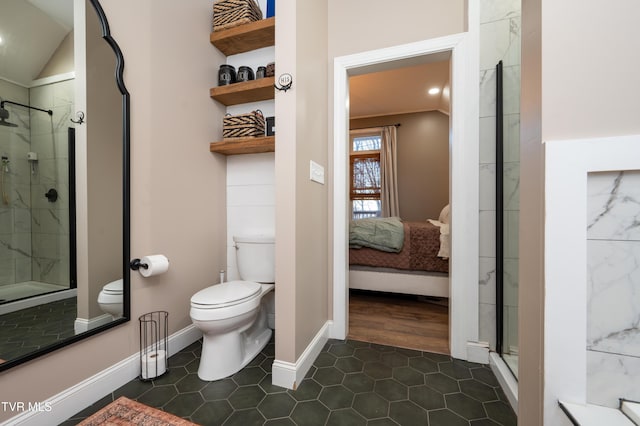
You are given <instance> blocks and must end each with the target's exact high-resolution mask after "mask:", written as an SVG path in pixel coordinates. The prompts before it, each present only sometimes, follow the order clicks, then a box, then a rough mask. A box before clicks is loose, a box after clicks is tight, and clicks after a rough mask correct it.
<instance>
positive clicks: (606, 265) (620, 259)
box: [587, 171, 640, 408]
mask: <svg viewBox="0 0 640 426" xmlns="http://www.w3.org/2000/svg"><path fill="white" fill-rule="evenodd" d="M587 191H588V201H587V209H588V216H587V224H588V227H587V238H588V241H587V268H588V282H587V304H588V305H587V400H588V402H590V403H593V404H598V405H606V406H610V407H616V408H617V406H618V398H627V399H631V400H636V401H640V387H638V383H640V171H625V172H606V173H591V174H589V177H588V186H587Z"/></svg>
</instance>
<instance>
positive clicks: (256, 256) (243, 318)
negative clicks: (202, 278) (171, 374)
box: [190, 236, 275, 381]
mask: <svg viewBox="0 0 640 426" xmlns="http://www.w3.org/2000/svg"><path fill="white" fill-rule="evenodd" d="M233 240H234V242H235V243H236V258H237V263H238V271H239V273H240V278H241V280H236V281H229V282H225V283H221V284H215V285H212V286H209V287H207V288H205V289H203V290H200V291H199V292H197V293H196V294H194V295H193V296H192V297H191V311H190V315H191V320H192V322H193V324H194V325H195V326H196V327H197V328H198V329H199V330H200V331H202V354H201V357H200V365H199V367H198V377H200V379H202V380H207V381H211V380H218V379H222V378H224V377H228V376H230V375H232V374H234V373H236V372H238V371H240V370H241V369H242V368H243V367H244V366H245V365H247V364H248V363H249V362H250V361H251V360H252V359H253V358H255V356H256V355H257V354H258V353H260V351H261V350H262V349H263V348H264V347H265V346H266V345H267V343H268V342H269V340H270V339H271V335H272V333H273V332H272V330H271V328H269V321H268V317H267V311H268V310H269V309H268V304H269V302H270V301H271V302H272V300H271V298H267V297H264V296H265V295H267V294H269V293H270V292H271V291H272V290H273V288H274V284H273V282H274V280H275V267H274V265H275V263H274V254H275V244H274V238H273V237H271V236H245V237H241V236H236V237H234V238H233Z"/></svg>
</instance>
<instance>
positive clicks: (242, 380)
mask: <svg viewBox="0 0 640 426" xmlns="http://www.w3.org/2000/svg"><path fill="white" fill-rule="evenodd" d="M201 348H202V345H201V342H196V343H194V344H193V345H191V346H189V347H188V348H186V349H184V350H182V351H181V352H179V353H177V354H176V355H174V356H172V357H171V358H169V366H170V371H169V373H168V374H166V375H164V376H162V377H160V378H158V379H157V380H154V381H152V382H142V381H139V380H133V381H131V382H129V383H127V384H126V385H124V386H123V387H121V388H120V389H117V390H116V391H115V392H113V393H111V394H109V395H107V396H105V397H104V398H103V399H102V400H100V401H98V402H97V403H96V404H94V405H92V406H91V407H89V408H87V409H86V410H84V411H82V412H80V413H78V414H76V415H75V416H73V417H72V418H70V419H69V420H67V421H66V422H64V423H63V425H64V426H67V425H75V424H77V423H78V422H79V421H81V420H82V419H84V418H86V417H88V416H90V415H91V414H93V413H94V412H96V411H98V410H99V409H101V408H102V407H104V406H106V405H107V404H109V403H110V402H111V401H113V400H115V399H117V398H118V397H120V396H126V397H128V398H131V399H135V400H137V401H139V402H142V403H144V404H147V405H150V406H153V407H157V408H160V409H162V410H164V411H167V412H170V413H173V414H175V415H177V416H180V417H183V418H185V419H188V420H190V421H192V422H194V423H198V424H200V425H224V426H231V425H242V426H250V425H300V426H306V425H363V426H364V425H371V426H373V425H380V426H382V425H416V426H418V425H428V426H457V425H461V426H489V425H503V426H510V425H516V416H515V414H514V412H513V410H512V409H511V406H510V405H509V403H508V402H507V400H506V398H505V396H504V394H503V392H502V390H501V389H500V387H499V385H498V382H497V380H496V378H495V376H494V375H493V373H492V372H491V370H490V369H489V367H488V366H484V365H481V364H474V363H469V362H465V361H460V360H455V359H452V358H450V357H448V356H445V355H440V354H433V353H428V352H420V351H413V350H407V349H400V348H394V347H390V346H381V345H375V344H370V343H364V342H358V341H353V340H347V341H339V340H330V341H329V342H328V343H327V345H326V346H325V348H324V349H323V351H322V352H321V353H320V355H319V356H318V358H317V359H316V361H315V363H314V365H313V367H311V369H310V371H309V373H308V374H307V377H306V378H305V379H304V380H303V381H302V383H300V386H299V387H298V389H297V390H295V391H292V390H287V389H284V388H281V387H278V386H273V385H272V384H271V364H272V363H273V359H274V348H275V344H274V342H273V341H271V342H270V343H269V344H268V345H267V346H266V347H265V349H264V350H263V351H262V353H260V354H259V355H258V356H257V357H256V358H255V359H254V360H253V362H251V363H250V364H249V365H248V366H247V367H245V368H244V369H243V370H241V371H239V372H238V373H236V374H234V375H233V376H231V377H229V378H226V379H223V380H219V381H215V382H206V381H202V380H200V379H199V378H198V376H197V374H196V372H197V369H198V363H199V361H200V351H201Z"/></svg>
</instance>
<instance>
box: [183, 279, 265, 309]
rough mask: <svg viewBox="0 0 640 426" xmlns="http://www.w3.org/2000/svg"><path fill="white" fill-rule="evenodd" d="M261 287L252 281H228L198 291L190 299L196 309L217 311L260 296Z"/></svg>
mask: <svg viewBox="0 0 640 426" xmlns="http://www.w3.org/2000/svg"><path fill="white" fill-rule="evenodd" d="M261 290H262V286H261V285H260V284H258V283H256V282H253V281H229V282H226V283H222V284H216V285H212V286H210V287H207V288H205V289H203V290H200V291H199V292H197V293H196V294H194V295H193V296H192V297H191V306H192V307H194V308H198V309H219V308H226V307H229V306H234V305H238V304H241V303H243V302H246V301H248V300H251V299H253V298H255V297H256V296H259V295H260V292H261Z"/></svg>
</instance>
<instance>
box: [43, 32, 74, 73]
mask: <svg viewBox="0 0 640 426" xmlns="http://www.w3.org/2000/svg"><path fill="white" fill-rule="evenodd" d="M73 67H74V65H73V31H71V32H70V33H69V34H67V36H66V37H65V38H64V39H63V40H62V42H61V43H60V45H59V46H58V48H57V49H56V51H55V52H53V55H51V58H49V61H48V62H47V64H46V65H45V66H44V67H43V68H42V71H40V75H38V77H37V78H44V77H50V76H52V75H57V74H65V73H68V72H72V71H73Z"/></svg>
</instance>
